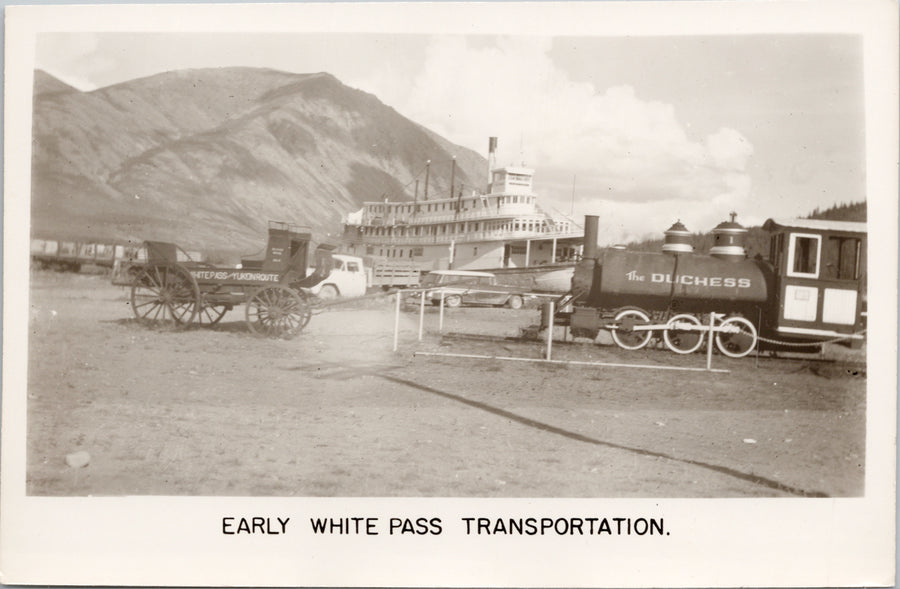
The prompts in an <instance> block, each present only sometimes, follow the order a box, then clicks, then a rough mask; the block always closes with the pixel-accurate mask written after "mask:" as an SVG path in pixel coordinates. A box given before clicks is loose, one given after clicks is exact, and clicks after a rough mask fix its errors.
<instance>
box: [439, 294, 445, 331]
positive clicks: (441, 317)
mask: <svg viewBox="0 0 900 589" xmlns="http://www.w3.org/2000/svg"><path fill="white" fill-rule="evenodd" d="M438 317H439V318H438V333H444V289H441V312H440V314H439V315H438Z"/></svg>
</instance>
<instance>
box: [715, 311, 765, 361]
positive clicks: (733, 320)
mask: <svg viewBox="0 0 900 589" xmlns="http://www.w3.org/2000/svg"><path fill="white" fill-rule="evenodd" d="M719 329H720V330H724V331H719V332H717V333H716V347H717V348H719V351H720V352H722V353H723V354H725V355H726V356H729V357H731V358H743V357H744V356H746V355H747V354H749V353H750V352H752V351H753V348H755V347H756V341H757V335H756V328H755V327H754V326H753V324H752V323H750V322H749V321H748V320H746V319H744V318H743V317H740V316H737V315H733V316H731V317H729V318H728V319H726V320H725V321H723V322H722V324H721V325H720V326H719Z"/></svg>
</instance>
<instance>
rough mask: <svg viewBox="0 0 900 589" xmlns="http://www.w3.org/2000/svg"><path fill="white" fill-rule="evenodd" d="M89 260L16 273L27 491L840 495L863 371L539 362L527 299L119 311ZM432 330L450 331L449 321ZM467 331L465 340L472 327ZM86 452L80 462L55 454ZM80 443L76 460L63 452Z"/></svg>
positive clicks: (854, 446)
mask: <svg viewBox="0 0 900 589" xmlns="http://www.w3.org/2000/svg"><path fill="white" fill-rule="evenodd" d="M126 298H127V291H126V290H125V289H122V288H119V287H113V286H111V285H109V283H108V282H107V281H106V279H105V278H104V277H103V276H99V275H85V274H79V275H73V274H56V273H52V272H35V273H34V274H33V275H32V286H31V308H30V334H31V335H30V340H29V370H28V377H29V386H28V423H27V431H28V434H27V436H28V438H27V492H28V494H30V495H51V496H83V495H237V496H422V497H779V496H810V495H812V496H824V495H827V496H860V495H862V494H863V493H864V488H863V481H864V471H865V434H866V424H865V406H866V403H865V401H866V396H865V395H866V379H865V371H864V370H863V371H860V370H858V366H859V365H857V369H855V370H854V369H849V370H848V368H847V366H846V365H845V364H844V363H843V360H846V359H847V358H851V359H856V360H861V361H864V359H865V354H864V351H863V352H862V353H859V352H855V351H850V350H847V349H846V348H833V349H830V350H829V355H828V357H827V358H826V360H828V359H834V358H837V359H838V360H839V362H837V363H833V362H829V361H823V360H822V359H821V358H817V357H811V358H806V359H799V360H798V359H791V360H787V359H771V358H762V359H760V361H759V362H758V363H757V361H756V360H755V359H753V358H746V359H742V360H731V359H728V358H724V357H722V356H719V355H716V356H715V357H714V359H713V365H714V367H716V368H723V369H727V370H729V371H730V372H728V373H726V374H720V373H708V372H674V371H669V370H652V369H646V368H645V369H640V368H618V367H608V366H607V367H605V366H588V365H572V364H547V363H541V362H516V361H508V360H500V359H496V358H486V359H479V358H459V357H451V356H446V355H434V356H430V355H422V354H421V352H427V353H429V354H470V355H486V356H511V357H519V358H532V359H538V358H541V357H542V354H543V348H542V344H541V343H540V342H536V341H522V340H504V339H491V338H489V337H485V336H493V337H494V338H497V337H507V336H515V335H518V334H519V332H520V330H521V328H523V327H526V326H528V325H531V324H534V323H536V322H537V321H538V319H539V312H538V310H536V309H534V308H526V309H521V310H511V309H492V308H461V309H452V310H448V312H447V313H446V315H445V324H444V333H445V335H444V336H442V335H441V334H439V333H437V323H438V312H437V310H436V309H433V308H429V309H426V314H425V330H424V331H425V332H424V337H423V340H422V341H421V342H419V341H417V332H418V312H417V310H406V311H404V312H403V313H402V314H401V317H400V338H399V350H398V351H397V352H394V351H393V350H392V348H393V329H394V320H395V319H394V312H393V305H392V303H391V301H390V300H389V299H386V298H378V299H367V300H363V301H356V302H352V303H348V304H344V305H339V306H336V307H333V308H331V309H329V310H326V311H325V312H323V313H321V314H319V315H317V316H315V317H313V319H312V321H311V322H310V324H309V325H308V326H307V328H306V330H304V332H303V333H302V334H300V336H298V337H297V338H296V339H294V340H291V341H280V340H267V339H260V338H258V337H254V336H252V335H251V334H250V333H248V331H247V329H246V326H245V325H244V323H243V307H239V308H238V309H235V310H234V311H232V312H229V313H228V314H227V315H226V316H225V318H224V319H223V321H222V322H221V323H220V324H219V325H217V326H215V327H213V328H211V329H203V328H191V329H187V330H185V331H177V332H176V331H158V330H151V329H146V328H143V327H141V326H139V325H138V324H136V323H135V322H134V321H133V319H132V318H131V315H130V310H129V308H128V305H127V304H126ZM447 333H452V334H464V335H455V336H453V335H451V336H447V335H446V334H447ZM473 335H480V336H482V337H481V338H478V337H471V336H473ZM553 352H554V359H558V360H576V361H580V362H611V363H635V364H649V365H661V366H693V367H702V366H705V362H706V357H705V355H704V354H696V355H693V356H688V357H684V356H677V355H675V354H672V353H669V352H666V351H663V350H642V351H640V352H632V353H626V352H624V351H622V350H619V349H618V348H615V347H613V346H608V345H595V344H593V343H586V342H575V343H571V342H569V343H563V342H558V343H556V344H554V348H553ZM76 452H84V453H87V454H86V456H88V457H89V462H88V464H87V465H86V466H81V467H73V466H70V465H68V464H67V462H66V457H67V456H69V455H72V454H73V453H76ZM82 456H85V455H84V454H82Z"/></svg>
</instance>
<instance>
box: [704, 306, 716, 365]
mask: <svg viewBox="0 0 900 589" xmlns="http://www.w3.org/2000/svg"><path fill="white" fill-rule="evenodd" d="M715 323H716V314H715V313H710V314H709V343H708V344H707V345H706V369H707V370H712V352H713V350H712V349H713V336H714V333H715Z"/></svg>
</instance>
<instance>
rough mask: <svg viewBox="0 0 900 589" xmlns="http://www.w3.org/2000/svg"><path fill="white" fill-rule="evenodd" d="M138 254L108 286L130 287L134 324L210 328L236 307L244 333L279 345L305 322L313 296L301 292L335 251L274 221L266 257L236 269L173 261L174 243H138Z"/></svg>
mask: <svg viewBox="0 0 900 589" xmlns="http://www.w3.org/2000/svg"><path fill="white" fill-rule="evenodd" d="M143 248H144V249H145V252H146V259H145V260H142V261H134V262H130V263H128V264H124V265H121V266H120V267H117V268H116V270H115V272H114V274H113V283H114V284H120V285H124V286H130V287H131V297H130V299H129V304H130V305H131V309H132V311H133V313H134V316H135V318H136V319H137V320H138V321H139V322H140V323H142V324H145V325H168V326H172V327H175V328H184V327H187V326H188V325H190V324H191V323H194V322H195V321H196V322H197V323H198V324H199V325H201V326H211V325H215V324H216V323H218V322H219V321H221V319H222V317H224V316H225V314H226V313H227V312H228V311H230V310H232V309H233V308H234V307H236V306H238V305H242V304H243V305H245V306H246V312H245V320H246V323H247V326H248V327H249V329H250V331H252V332H253V333H257V334H260V335H265V336H269V337H280V338H285V339H290V338H292V337H294V336H296V335H297V334H298V333H300V331H302V330H303V328H304V327H305V326H306V324H307V323H308V322H309V319H310V317H311V316H312V307H313V301H314V297H313V295H311V294H310V293H309V292H308V290H307V289H309V288H310V287H312V286H315V285H316V284H318V283H319V282H321V281H322V280H323V279H325V278H326V277H327V276H328V274H329V272H331V268H332V265H333V262H332V257H331V251H332V250H333V249H334V247H333V246H331V245H328V244H318V245H316V244H314V243H313V241H312V233H311V231H310V230H309V229H308V228H303V227H299V226H296V225H293V224H288V223H282V222H274V221H272V222H269V240H268V245H267V246H266V256H265V259H263V260H251V259H245V260H242V264H241V266H240V267H239V268H233V267H217V266H213V265H210V264H206V263H202V262H193V261H179V258H180V257H183V256H179V250H180V248H179V247H178V246H177V245H175V244H174V243H168V242H161V241H145V242H144V245H143ZM311 266H314V269H313V270H312V271H309V268H310V267H311Z"/></svg>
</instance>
